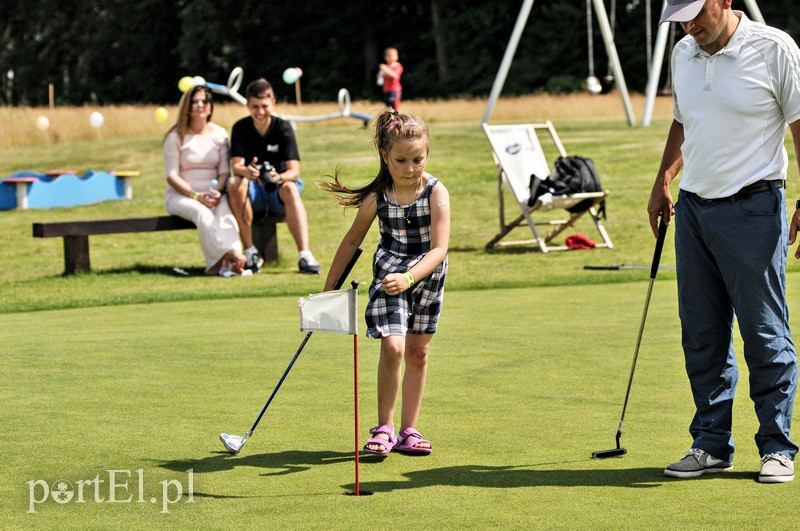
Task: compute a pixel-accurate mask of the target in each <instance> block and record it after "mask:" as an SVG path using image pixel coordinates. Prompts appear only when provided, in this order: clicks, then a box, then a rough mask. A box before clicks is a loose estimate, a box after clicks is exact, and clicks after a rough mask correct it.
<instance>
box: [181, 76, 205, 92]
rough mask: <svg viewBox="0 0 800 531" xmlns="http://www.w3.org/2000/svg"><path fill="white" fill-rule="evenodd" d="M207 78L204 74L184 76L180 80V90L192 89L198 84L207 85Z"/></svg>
mask: <svg viewBox="0 0 800 531" xmlns="http://www.w3.org/2000/svg"><path fill="white" fill-rule="evenodd" d="M205 84H206V80H205V79H204V78H203V77H202V76H194V77H192V76H184V77H182V78H181V80H180V81H178V90H180V91H181V92H186V91H187V90H191V89H192V87H194V86H196V85H205Z"/></svg>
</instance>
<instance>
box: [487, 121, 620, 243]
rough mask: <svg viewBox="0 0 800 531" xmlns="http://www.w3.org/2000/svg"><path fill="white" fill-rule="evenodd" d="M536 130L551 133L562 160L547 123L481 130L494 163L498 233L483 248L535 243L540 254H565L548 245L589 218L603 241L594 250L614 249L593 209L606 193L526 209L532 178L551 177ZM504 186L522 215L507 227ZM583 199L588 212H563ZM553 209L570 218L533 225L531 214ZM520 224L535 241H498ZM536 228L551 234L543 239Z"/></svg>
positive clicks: (553, 133) (560, 148)
mask: <svg viewBox="0 0 800 531" xmlns="http://www.w3.org/2000/svg"><path fill="white" fill-rule="evenodd" d="M536 129H546V130H547V131H548V132H549V133H550V137H551V138H552V139H553V142H554V143H555V145H556V147H557V148H558V152H559V153H560V154H561V156H562V157H565V156H566V155H567V153H566V151H565V150H564V146H563V145H562V144H561V139H560V138H559V137H558V134H557V133H556V130H555V127H553V124H552V123H551V122H549V121H547V122H545V123H542V124H519V125H487V124H483V130H484V132H485V133H486V137H487V138H488V139H489V143H490V144H491V146H492V157H494V161H495V163H497V187H498V193H499V195H500V232H499V233H498V234H497V236H495V237H494V238H492V240H491V241H490V242H489V243H487V244H486V248H487V249H491V248H493V247H495V246H498V245H501V246H502V245H526V244H533V243H536V244H538V246H539V249H540V250H541V251H542V252H543V253H546V252H548V251H565V250H568V249H569V248H568V247H566V246H564V245H559V246H557V245H550V242H551V241H552V240H553V238H555V237H556V236H558V235H559V234H561V233H562V232H564V231H565V230H567V229H568V228H570V227H572V226H573V225H575V223H576V222H577V221H578V220H579V219H580V218H582V217H583V216H584V215H585V214H589V217H590V218H591V219H592V221H594V225H595V227H597V231H598V232H599V233H600V237H601V238H602V240H603V241H602V242H600V243H597V247H605V248H608V249H611V248H613V247H614V245H613V244H612V243H611V239H610V238H609V237H608V233H607V232H606V229H605V227H603V222H602V221H601V219H600V216H599V215H598V213H597V208H596V207H597V205H598V203H600V202H601V201H602V200H603V199H605V198H606V197H607V196H608V194H609V192H608V191H602V192H587V193H578V194H572V195H564V196H556V197H553V198H552V201H547V200H546V201H545V202H542V200H541V199H537V201H536V203H535V204H534V205H533V206H528V199H529V198H530V180H531V174H535V175H536V176H537V177H539V178H541V179H545V178H546V177H548V176H549V175H550V168H549V165H548V163H547V160H546V159H545V156H544V152H543V151H542V146H541V144H539V139H538V138H537V137H536ZM504 185H505V188H507V189H508V191H509V192H511V194H512V195H513V196H514V200H515V201H516V203H517V204H518V205H519V208H520V209H521V210H522V214H520V216H519V217H517V218H516V219H515V220H514V221H512V222H511V223H509V224H506V222H505V205H504V200H503V187H504ZM550 197H552V196H550ZM585 199H592V200H593V203H592V206H591V207H590V208H588V209H587V210H584V211H583V212H578V213H574V214H573V213H570V212H568V211H567V210H565V209H568V208H571V207H573V206H575V205H576V204H578V203H580V202H581V201H584V200H585ZM555 209H558V210H557V211H558V212H563V213H564V215H565V216H569V217H568V218H566V219H551V220H547V221H534V219H533V215H534V214H537V213H544V212H549V211H551V210H555ZM538 217H540V216H537V218H538ZM523 222H526V223H527V224H528V227H530V229H531V232H532V233H533V237H534V239H532V240H524V241H508V242H501V241H500V240H502V239H503V238H504V237H505V236H506V235H507V234H508V233H509V232H511V231H512V230H513V229H514V228H516V227H518V226H520V225H521V224H522V223H523ZM537 226H547V227H551V230H550V232H548V233H546V234H545V235H544V236H542V233H540V232H539V229H537Z"/></svg>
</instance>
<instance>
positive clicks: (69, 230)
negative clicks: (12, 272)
mask: <svg viewBox="0 0 800 531" xmlns="http://www.w3.org/2000/svg"><path fill="white" fill-rule="evenodd" d="M282 221H284V218H283V215H277V214H270V215H268V216H267V217H265V218H263V219H261V220H259V221H257V222H255V223H254V224H253V242H254V243H255V245H256V247H257V248H258V250H259V252H260V253H261V256H262V257H263V258H264V261H265V262H274V261H275V260H277V259H278V238H277V231H276V226H277V223H280V222H282ZM196 228H197V227H196V226H195V224H194V223H192V222H191V221H187V220H185V219H183V218H179V217H177V216H155V217H150V218H118V219H93V220H85V221H57V222H51V223H34V224H33V237H34V238H56V237H59V238H64V274H67V275H71V274H74V273H78V272H81V273H88V272H90V271H91V264H90V261H89V236H95V235H100V234H121V233H126V232H157V231H162V230H182V229H196Z"/></svg>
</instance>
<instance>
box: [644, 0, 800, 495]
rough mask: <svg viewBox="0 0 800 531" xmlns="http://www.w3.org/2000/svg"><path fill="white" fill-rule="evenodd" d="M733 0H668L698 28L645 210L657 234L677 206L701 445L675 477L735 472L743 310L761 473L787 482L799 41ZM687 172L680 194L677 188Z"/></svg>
mask: <svg viewBox="0 0 800 531" xmlns="http://www.w3.org/2000/svg"><path fill="white" fill-rule="evenodd" d="M731 1H732V0H667V6H666V9H665V10H664V13H663V15H662V18H661V22H662V23H663V22H666V21H672V22H680V23H681V26H682V27H683V29H684V30H685V31H686V33H687V35H686V37H684V38H683V39H682V40H681V41H680V42H679V43H678V44H677V45H676V46H675V48H674V50H673V53H672V72H673V96H674V99H675V106H674V116H675V120H674V121H673V123H672V126H671V128H670V131H669V135H668V137H667V143H666V147H665V148H664V155H663V158H662V161H661V167H660V169H659V171H658V175H657V177H656V181H655V184H654V185H653V191H652V194H651V196H650V202H649V204H648V207H647V210H648V213H649V216H650V224H651V226H652V228H653V233H654V234H657V230H658V223H659V218H660V217H661V218H663V219H664V221H665V222H666V223H669V222H670V219H671V217H672V215H675V217H676V223H675V255H676V265H677V275H678V308H679V313H680V318H681V328H682V344H683V350H684V356H685V361H686V372H687V374H688V376H689V381H690V383H691V388H692V394H693V396H694V402H695V407H696V412H695V415H694V418H693V420H692V422H691V424H690V426H689V432H690V434H691V436H692V438H693V443H692V447H691V449H690V450H689V452H687V454H686V455H685V456H684V457H683V458H682V459H681V460H679V461H677V462H675V463H672V464H671V465H669V466H668V467H667V468H666V469H665V470H664V474H665V475H667V476H672V477H681V478H688V477H697V476H701V475H703V474H705V473H710V472H724V471H727V470H730V469H731V466H732V460H733V453H734V443H733V439H732V438H731V417H732V408H733V397H734V393H735V390H736V384H737V381H738V369H737V366H736V356H735V354H734V351H733V341H732V340H733V332H732V331H733V318H734V316H736V319H737V321H738V324H739V329H740V331H741V334H742V338H743V340H744V357H745V360H746V362H747V365H748V368H749V369H750V397H751V398H752V400H753V403H754V405H755V411H756V416H757V417H758V421H759V429H758V432H757V433H756V436H755V442H756V446H757V447H758V451H759V454H760V456H761V461H762V464H761V472H760V473H759V476H758V479H759V481H761V482H767V483H778V482H785V481H792V480H793V479H794V463H793V460H794V457H795V454H796V453H797V450H798V447H797V445H796V444H795V443H794V442H792V440H791V439H790V437H789V430H790V427H791V421H792V411H793V408H794V397H795V390H796V386H797V354H796V352H795V347H794V343H793V342H792V337H791V332H790V331H789V324H788V310H787V304H786V288H785V284H786V282H785V271H786V254H787V249H788V246H789V245H791V244H793V243H794V240H795V236H796V234H797V231H798V229H799V228H800V210H796V211H795V212H794V215H793V216H792V218H791V222H790V224H789V225H790V226H789V228H787V223H786V204H785V187H784V181H785V179H786V172H787V169H788V165H789V161H788V155H787V152H786V150H785V149H784V147H783V140H784V134H785V131H786V125H787V123H788V124H789V127H790V129H791V133H792V138H793V140H794V148H795V154H796V155H797V154H798V153H800V50H798V47H797V44H795V42H794V41H793V40H792V38H791V37H790V36H789V35H787V34H786V33H784V32H782V31H780V30H777V29H775V28H771V27H769V26H765V25H763V24H758V23H755V22H752V21H750V20H749V19H748V18H747V16H745V15H744V13H742V12H740V11H733V10H732V9H731ZM681 169H683V176H682V178H681V180H680V193H679V195H678V202H677V203H675V204H674V205H673V202H672V195H671V194H670V188H669V186H670V183H671V182H672V180H673V179H674V178H675V177H676V176H677V174H678V172H679V171H680V170H681ZM798 205H800V202H798ZM795 257H797V258H800V249H798V251H797V252H796V253H795Z"/></svg>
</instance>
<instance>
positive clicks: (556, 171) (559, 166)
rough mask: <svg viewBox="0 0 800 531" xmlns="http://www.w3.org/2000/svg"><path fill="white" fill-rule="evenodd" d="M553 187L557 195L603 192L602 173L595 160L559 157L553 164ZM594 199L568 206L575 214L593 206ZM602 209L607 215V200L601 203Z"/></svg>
mask: <svg viewBox="0 0 800 531" xmlns="http://www.w3.org/2000/svg"><path fill="white" fill-rule="evenodd" d="M552 181H553V184H554V186H553V189H554V190H555V192H554V194H555V195H570V194H578V193H581V192H602V191H603V187H602V186H601V185H600V175H598V174H597V170H596V169H595V167H594V161H593V160H592V159H587V158H585V157H578V156H572V157H558V160H556V163H555V164H554V165H553V178H552ZM593 202H594V200H592V199H587V200H585V201H581V202H580V203H578V204H577V205H575V206H574V207H571V208H568V209H567V210H568V211H569V212H572V213H573V214H575V213H577V212H583V211H584V210H587V209H588V208H589V207H591V206H592V203H593ZM600 210H601V211H602V212H603V217H605V201H603V202H602V203H601V204H600Z"/></svg>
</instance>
